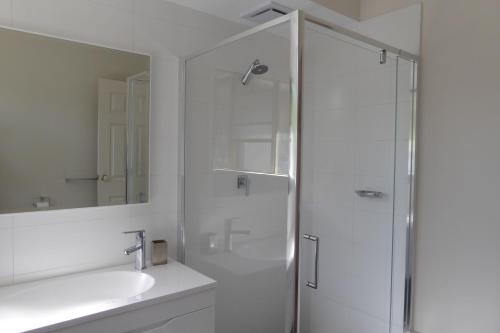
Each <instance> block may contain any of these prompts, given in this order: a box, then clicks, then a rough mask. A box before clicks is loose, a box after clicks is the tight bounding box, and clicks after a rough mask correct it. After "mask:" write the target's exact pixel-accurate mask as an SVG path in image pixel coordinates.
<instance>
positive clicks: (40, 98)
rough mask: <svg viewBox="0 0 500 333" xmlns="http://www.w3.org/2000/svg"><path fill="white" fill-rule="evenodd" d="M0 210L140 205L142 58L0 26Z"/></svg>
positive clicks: (145, 130) (145, 96)
mask: <svg viewBox="0 0 500 333" xmlns="http://www.w3.org/2000/svg"><path fill="white" fill-rule="evenodd" d="M0 45H2V52H0V73H2V75H1V76H0V213H11V212H26V211H36V210H48V209H65V208H78V207H93V206H106V205H119V204H129V203H142V202H147V201H148V197H149V189H148V188H149V91H150V80H149V68H150V59H149V56H146V55H142V54H135V53H130V52H125V51H119V50H114V49H109V48H104V47H98V46H93V45H89V44H82V43H77V42H72V41H67V40H61V39H57V38H51V37H46V36H41V35H37V34H31V33H26V32H20V31H14V30H9V29H0Z"/></svg>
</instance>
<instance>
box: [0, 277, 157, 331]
mask: <svg viewBox="0 0 500 333" xmlns="http://www.w3.org/2000/svg"><path fill="white" fill-rule="evenodd" d="M154 284H155V279H154V278H153V277H152V276H150V275H148V274H145V273H141V272H135V271H107V272H94V273H89V274H84V275H78V276H73V277H71V276H68V277H63V278H58V279H51V280H45V281H40V282H37V283H35V284H30V285H29V287H28V286H27V287H26V288H19V290H17V291H13V292H11V293H1V294H0V313H1V314H2V316H4V318H9V321H10V320H11V321H13V322H15V321H17V320H19V319H20V318H30V320H39V321H40V320H41V321H47V322H53V321H55V320H56V319H57V318H66V317H74V316H78V315H79V314H86V313H89V312H97V311H102V310H105V309H107V308H109V307H112V306H113V305H115V304H116V303H120V302H123V301H124V300H126V299H130V298H134V297H137V296H138V295H140V294H142V293H144V292H146V291H147V290H149V289H151V288H152V287H153V285H154ZM7 326H8V325H7Z"/></svg>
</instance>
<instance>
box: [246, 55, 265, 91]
mask: <svg viewBox="0 0 500 333" xmlns="http://www.w3.org/2000/svg"><path fill="white" fill-rule="evenodd" d="M268 69H269V67H267V66H266V65H264V64H261V63H260V61H259V59H256V60H255V61H254V62H253V63H252V64H251V65H250V67H248V70H247V71H246V73H245V74H244V75H243V76H242V77H241V84H242V85H244V86H246V85H247V84H248V81H250V77H251V75H252V74H254V75H261V74H264V73H267V71H268Z"/></svg>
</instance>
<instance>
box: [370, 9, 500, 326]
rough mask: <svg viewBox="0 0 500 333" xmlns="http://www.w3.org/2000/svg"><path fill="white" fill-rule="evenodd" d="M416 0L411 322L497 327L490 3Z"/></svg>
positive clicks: (496, 78)
mask: <svg viewBox="0 0 500 333" xmlns="http://www.w3.org/2000/svg"><path fill="white" fill-rule="evenodd" d="M365 2H366V3H371V5H370V6H369V7H368V6H367V7H366V8H365V9H368V8H370V7H371V8H383V6H386V7H385V8H389V7H390V6H393V7H394V6H399V5H400V4H401V1H400V0H391V1H389V0H365ZM377 2H378V4H377ZM404 2H407V1H404ZM422 2H423V14H422V17H423V20H422V52H421V64H422V67H421V77H420V79H421V80H420V87H421V91H420V108H419V126H418V137H419V139H418V168H417V191H418V194H417V214H416V221H417V238H416V243H417V244H416V246H417V258H416V259H417V263H416V281H415V288H416V289H415V328H416V329H417V330H418V331H419V332H421V333H442V332H454V333H468V332H481V333H493V332H499V331H500V316H499V315H498V314H499V313H500V287H499V284H498V280H499V279H498V277H499V276H500V260H499V259H498V254H499V253H500V241H499V235H500V223H499V214H498V202H499V196H498V189H499V188H500V177H498V170H500V157H499V154H498V143H499V142H500V131H499V124H500V112H499V105H500V98H499V91H500V72H499V68H500V67H499V65H498V61H499V59H500V44H499V43H498V36H499V35H500V20H499V17H500V2H499V1H498V0H479V1H470V0H423V1H422ZM382 5H383V6H382ZM377 12H378V11H377ZM377 12H370V13H367V15H376V14H377Z"/></svg>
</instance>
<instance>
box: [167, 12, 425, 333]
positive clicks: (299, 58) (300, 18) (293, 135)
mask: <svg viewBox="0 0 500 333" xmlns="http://www.w3.org/2000/svg"><path fill="white" fill-rule="evenodd" d="M287 22H288V23H289V24H290V32H291V34H290V146H289V152H290V165H289V170H288V177H289V193H288V210H287V253H286V261H287V262H286V268H287V277H288V279H289V281H290V283H291V285H290V290H289V291H290V294H289V295H288V301H289V302H291V303H290V305H291V307H290V309H292V311H291V312H290V313H288V314H287V321H289V322H287V323H286V327H287V331H288V332H290V333H297V332H299V330H300V325H299V319H300V316H299V314H300V305H299V304H300V303H299V294H300V293H299V289H300V286H299V255H298V254H299V250H300V249H299V240H300V221H299V217H300V211H299V210H300V155H301V113H302V83H303V74H302V70H303V45H304V25H305V22H309V23H313V24H315V25H317V26H320V27H322V28H325V29H327V30H330V31H333V32H335V33H338V34H341V35H344V36H346V37H348V38H351V39H354V40H356V41H359V42H360V43H363V44H367V45H370V46H372V47H374V48H377V49H379V50H380V51H384V54H392V55H394V56H396V58H398V57H399V58H402V59H405V60H407V61H409V62H411V63H412V64H413V73H412V74H413V88H414V91H413V94H412V124H411V129H410V132H411V133H410V138H409V142H410V144H409V155H408V156H409V160H408V166H409V176H410V183H411V184H410V202H409V211H408V218H407V228H406V238H407V243H406V263H405V265H406V273H405V295H404V331H405V332H413V315H412V314H413V286H414V261H415V260H414V257H415V256H414V252H415V251H414V242H415V241H414V239H415V236H414V230H415V193H416V192H415V175H416V173H415V171H416V139H417V134H416V122H417V97H418V93H417V91H418V79H417V76H418V75H417V74H418V62H419V57H418V56H416V55H413V54H411V53H408V52H405V51H403V50H401V49H398V48H396V47H393V46H391V45H387V44H385V43H382V42H379V41H377V40H375V39H372V38H370V37H366V36H364V35H362V34H359V33H357V32H354V31H352V30H349V29H346V28H344V27H341V26H338V25H336V24H332V23H330V22H328V21H325V20H322V19H319V18H317V17H314V16H311V15H309V14H306V13H304V12H303V11H301V10H296V11H294V12H291V13H289V14H287V15H284V16H282V17H279V18H277V19H274V20H272V21H269V22H266V23H263V24H261V25H258V26H256V27H254V28H251V29H249V30H247V31H244V32H242V33H239V34H237V35H234V36H232V37H229V38H227V39H225V40H224V41H222V42H220V43H218V44H216V45H213V46H211V47H209V48H206V49H203V50H201V51H198V52H196V53H193V54H191V55H189V56H187V57H185V58H183V59H181V60H180V64H179V67H180V75H179V87H180V88H179V90H180V91H179V92H180V96H181V99H180V103H179V156H178V157H179V162H178V168H179V169H178V170H179V172H178V184H179V186H178V189H179V190H178V212H179V214H178V228H177V236H178V237H177V239H178V242H177V258H178V260H179V261H181V262H183V263H184V262H185V245H186V238H185V221H184V216H185V212H184V209H185V205H184V200H185V197H184V195H185V182H184V154H185V137H184V136H185V127H184V126H185V116H186V112H185V99H186V80H185V69H186V63H187V61H189V60H190V59H193V58H196V57H198V56H200V55H203V54H205V53H208V52H210V51H212V50H215V49H217V48H219V47H222V46H224V45H227V44H230V43H233V42H236V41H238V40H240V39H244V38H245V37H248V36H251V35H253V34H256V33H258V32H262V31H265V30H267V29H270V28H273V27H276V26H278V25H281V24H284V23H287ZM391 311H392V310H391ZM292 312H293V313H292Z"/></svg>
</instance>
